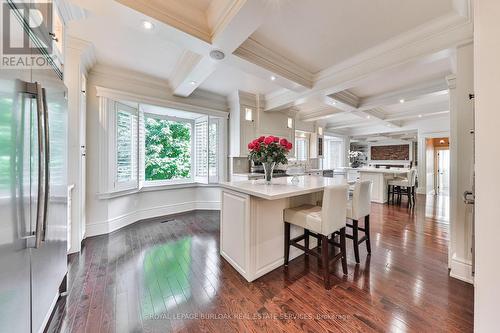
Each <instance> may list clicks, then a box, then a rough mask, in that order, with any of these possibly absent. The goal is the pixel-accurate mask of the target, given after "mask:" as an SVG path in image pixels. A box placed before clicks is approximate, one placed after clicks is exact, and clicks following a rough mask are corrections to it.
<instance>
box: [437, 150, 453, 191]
mask: <svg viewBox="0 0 500 333" xmlns="http://www.w3.org/2000/svg"><path fill="white" fill-rule="evenodd" d="M437 172H438V194H444V195H447V194H448V193H449V190H450V151H449V150H448V149H446V150H439V151H438V170H437Z"/></svg>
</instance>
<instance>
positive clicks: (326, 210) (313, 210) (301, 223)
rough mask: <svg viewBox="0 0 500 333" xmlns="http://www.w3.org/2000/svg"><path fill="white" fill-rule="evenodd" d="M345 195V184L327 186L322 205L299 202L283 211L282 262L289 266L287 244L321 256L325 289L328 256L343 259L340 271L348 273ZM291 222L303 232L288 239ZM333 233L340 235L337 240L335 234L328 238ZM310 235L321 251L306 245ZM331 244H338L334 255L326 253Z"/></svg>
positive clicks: (346, 192)
mask: <svg viewBox="0 0 500 333" xmlns="http://www.w3.org/2000/svg"><path fill="white" fill-rule="evenodd" d="M347 197H348V185H347V184H343V185H332V186H327V187H325V189H324V190H323V200H322V206H315V205H301V206H298V207H293V208H287V209H285V210H284V211H283V220H284V222H285V266H288V260H289V255H290V246H294V247H296V248H298V249H301V250H303V251H304V252H305V254H306V255H313V256H316V257H318V258H320V259H321V261H322V268H323V279H324V283H325V288H327V289H328V288H330V271H329V264H330V261H331V260H335V261H337V260H342V271H343V272H344V274H346V275H347V257H346V247H345V242H346V235H345V226H346V216H347V215H346V212H347ZM290 224H293V225H296V226H298V227H301V228H304V234H303V235H301V236H299V237H296V238H294V239H290ZM333 234H338V235H340V243H337V242H336V241H335V237H331V238H329V236H331V235H333ZM309 236H312V237H315V238H316V239H318V244H320V246H321V255H320V254H319V253H318V252H317V251H314V250H311V249H309ZM301 241H304V245H301V244H299V242H301ZM330 245H333V246H337V247H339V248H340V253H338V254H337V255H335V256H334V257H333V258H330V257H329V247H330Z"/></svg>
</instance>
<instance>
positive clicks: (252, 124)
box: [229, 91, 257, 157]
mask: <svg viewBox="0 0 500 333" xmlns="http://www.w3.org/2000/svg"><path fill="white" fill-rule="evenodd" d="M252 96H253V97H255V95H252V94H248V93H245V92H241V91H238V92H236V93H235V94H233V95H231V96H230V98H229V102H230V113H229V154H230V156H231V157H247V156H248V148H247V146H248V143H249V142H250V141H252V140H253V139H255V138H256V136H257V134H256V116H257V103H256V99H255V98H252Z"/></svg>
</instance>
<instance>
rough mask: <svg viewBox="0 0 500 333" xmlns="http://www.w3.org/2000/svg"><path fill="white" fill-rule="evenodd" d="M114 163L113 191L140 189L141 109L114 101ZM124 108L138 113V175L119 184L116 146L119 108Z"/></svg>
mask: <svg viewBox="0 0 500 333" xmlns="http://www.w3.org/2000/svg"><path fill="white" fill-rule="evenodd" d="M113 104H114V105H113V113H114V114H113V132H112V133H113V139H112V142H113V147H112V149H113V154H112V155H111V156H113V163H112V168H111V169H112V178H111V179H112V182H113V189H114V190H115V191H126V190H130V189H134V188H138V186H139V175H140V167H139V164H140V158H139V134H140V128H139V125H140V124H139V112H140V110H139V108H134V107H131V106H130V105H127V104H124V103H122V102H119V101H113ZM119 107H120V108H122V110H124V111H127V112H136V119H137V120H136V121H137V124H136V126H137V142H136V149H135V150H136V156H135V158H136V163H137V168H136V175H135V180H130V181H127V182H119V181H118V177H117V176H118V175H117V170H118V161H117V157H118V156H117V151H116V144H117V140H116V139H117V133H118V132H117V130H118V126H117V124H118V111H119V109H118V108H119Z"/></svg>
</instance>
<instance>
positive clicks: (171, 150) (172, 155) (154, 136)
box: [144, 117, 192, 181]
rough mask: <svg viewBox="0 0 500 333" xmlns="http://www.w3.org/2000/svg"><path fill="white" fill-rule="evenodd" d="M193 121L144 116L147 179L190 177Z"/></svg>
mask: <svg viewBox="0 0 500 333" xmlns="http://www.w3.org/2000/svg"><path fill="white" fill-rule="evenodd" d="M191 133H192V127H191V124H190V123H185V122H176V121H171V120H164V119H158V118H151V117H145V161H144V162H145V179H146V181H154V180H171V179H185V178H190V177H191Z"/></svg>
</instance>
